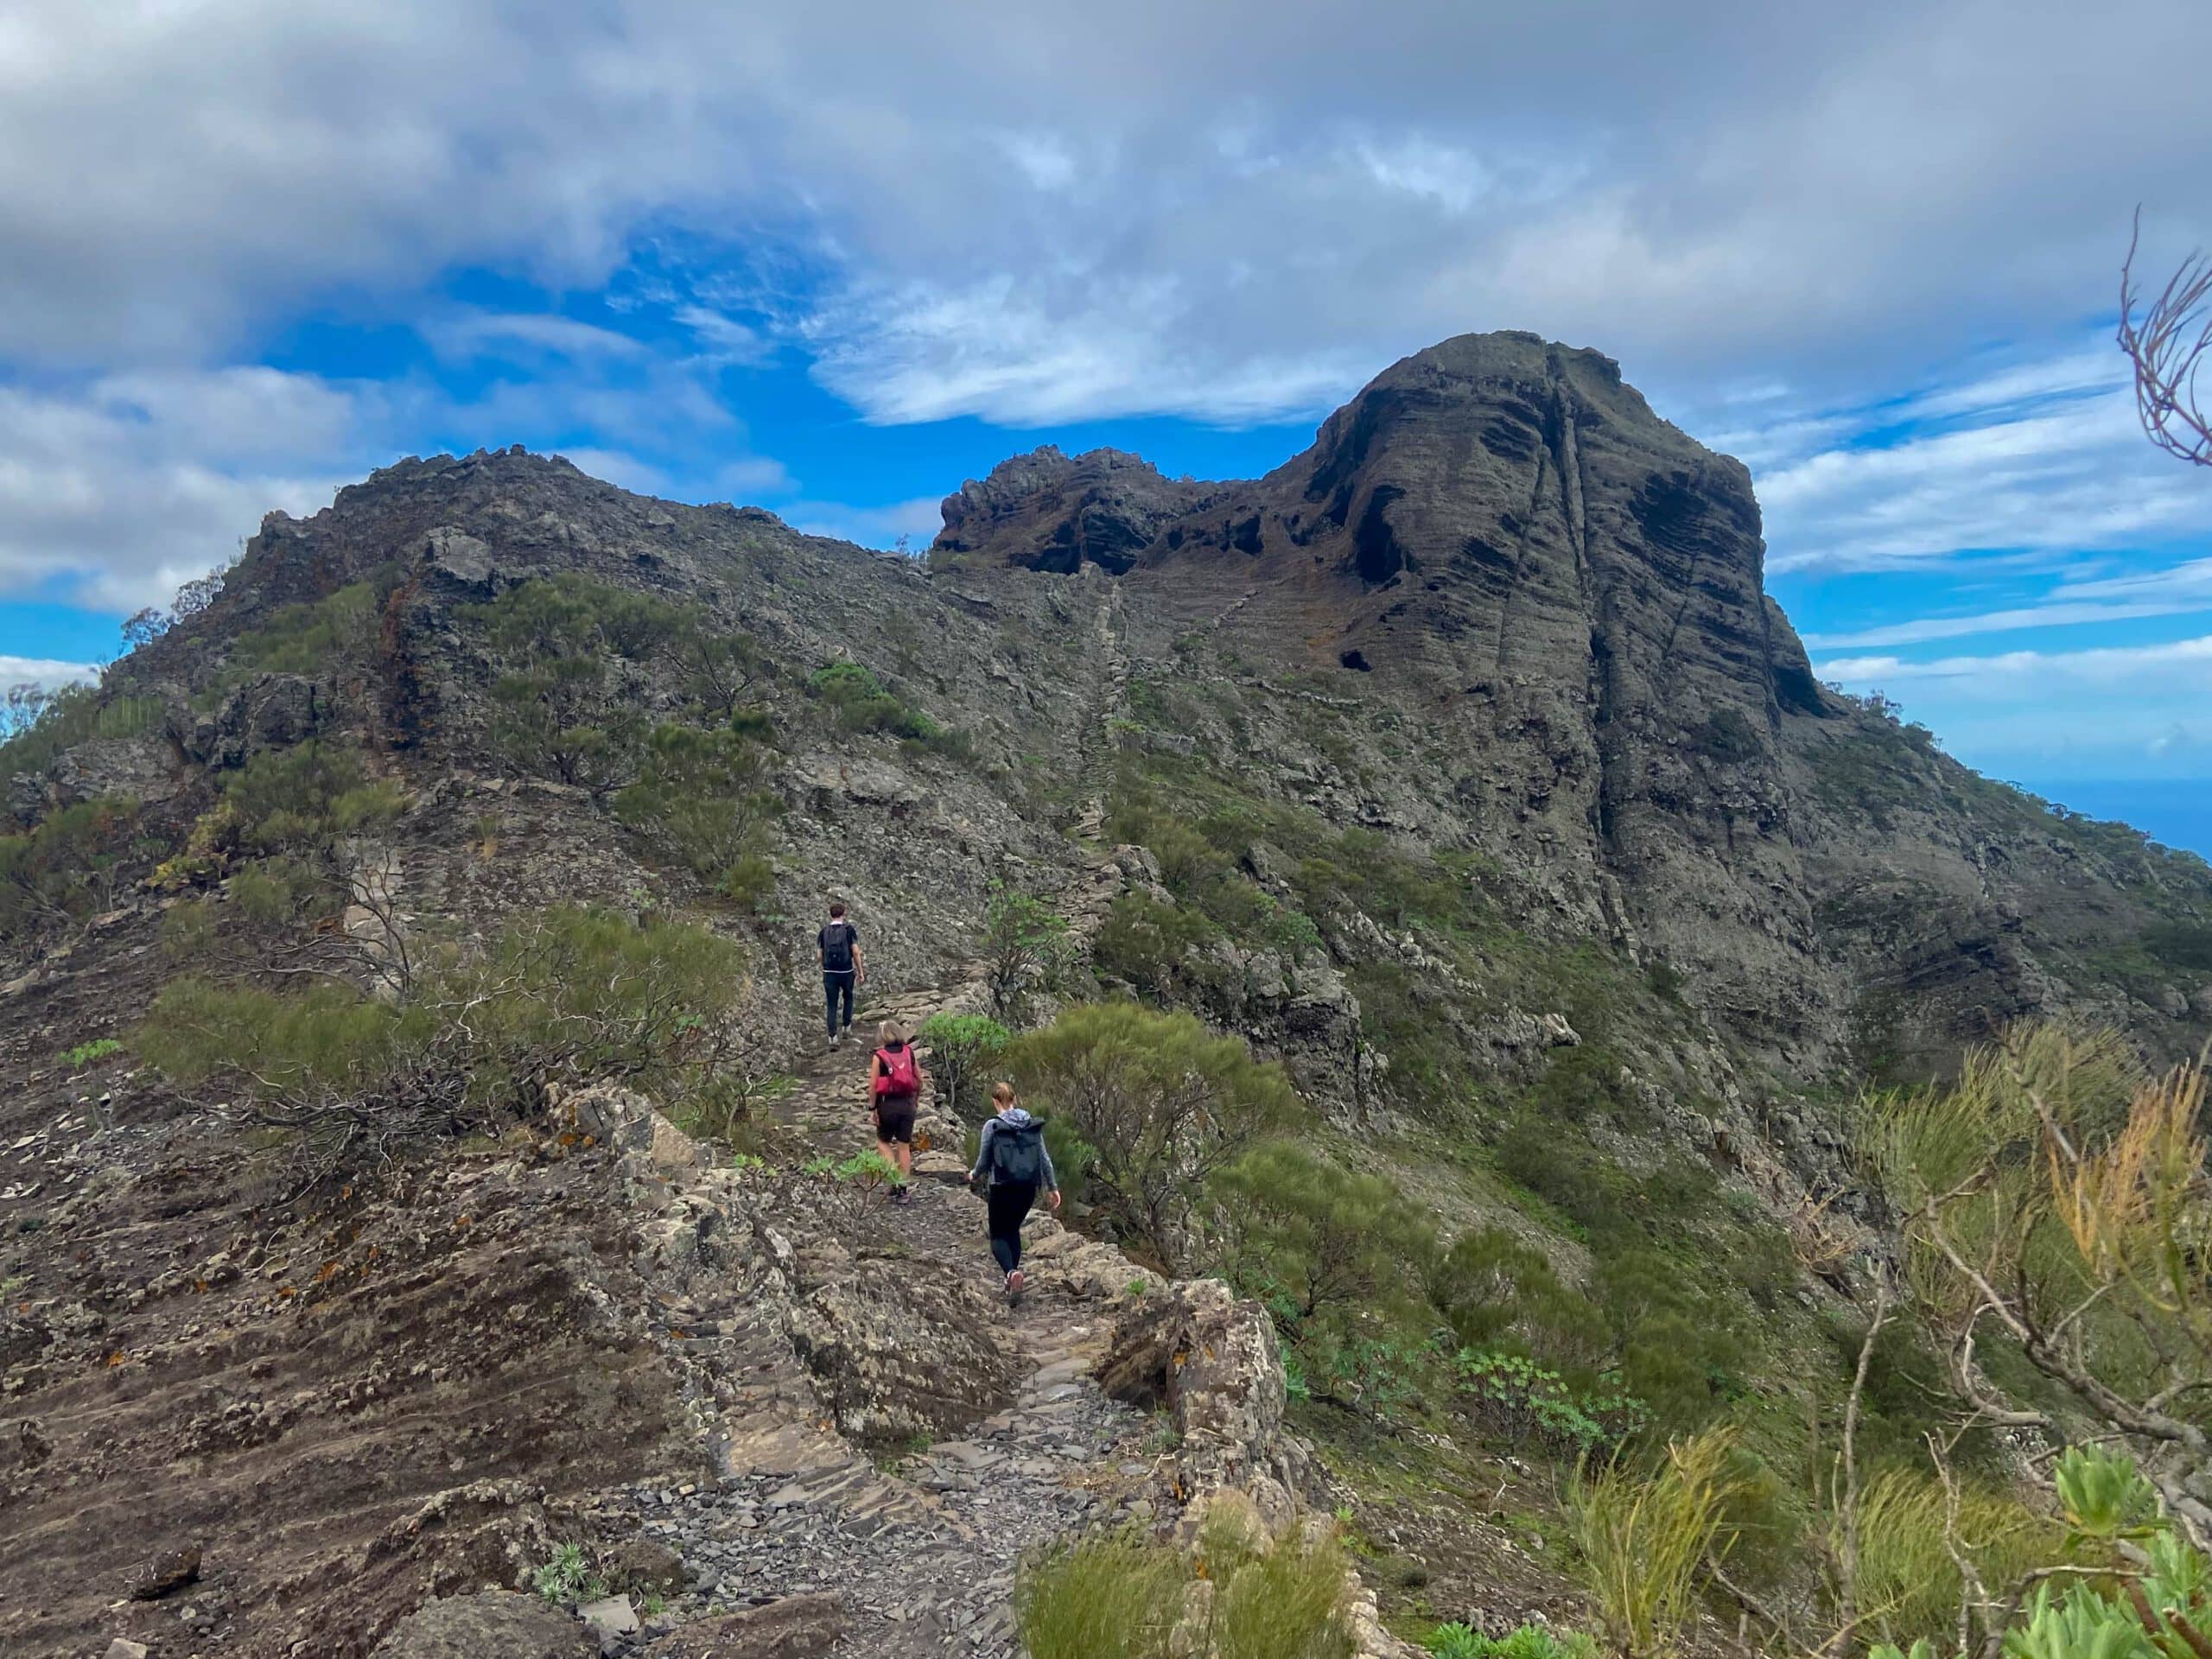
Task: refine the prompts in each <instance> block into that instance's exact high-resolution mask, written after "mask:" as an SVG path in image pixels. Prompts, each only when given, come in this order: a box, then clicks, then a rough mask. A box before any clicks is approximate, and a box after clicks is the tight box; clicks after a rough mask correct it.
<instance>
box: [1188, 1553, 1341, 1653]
mask: <svg viewBox="0 0 2212 1659" xmlns="http://www.w3.org/2000/svg"><path fill="white" fill-rule="evenodd" d="M1345 1571H1346V1569H1345V1564H1344V1548H1343V1546H1342V1545H1340V1544H1339V1543H1338V1541H1337V1540H1336V1538H1335V1536H1334V1535H1332V1534H1325V1535H1322V1536H1320V1537H1319V1538H1317V1539H1314V1540H1313V1541H1310V1542H1309V1541H1306V1540H1304V1539H1303V1538H1301V1537H1300V1536H1299V1535H1297V1534H1296V1533H1295V1532H1292V1533H1289V1534H1286V1535H1284V1536H1283V1537H1282V1538H1281V1539H1279V1540H1277V1541H1275V1542H1274V1544H1273V1545H1272V1546H1271V1547H1269V1548H1268V1549H1266V1550H1265V1551H1264V1552H1263V1553H1262V1554H1259V1555H1257V1556H1256V1557H1255V1559H1253V1560H1249V1561H1247V1562H1245V1563H1244V1564H1243V1565H1242V1566H1240V1567H1236V1570H1235V1571H1234V1572H1233V1573H1230V1576H1229V1577H1228V1578H1227V1579H1226V1580H1222V1581H1219V1582H1218V1583H1217V1586H1216V1590H1215V1594H1214V1604H1213V1648H1212V1651H1213V1652H1214V1653H1215V1654H1217V1656H1219V1659H1351V1654H1352V1638H1351V1627H1350V1626H1349V1625H1348V1624H1346V1623H1345V1622H1344V1584H1345Z"/></svg>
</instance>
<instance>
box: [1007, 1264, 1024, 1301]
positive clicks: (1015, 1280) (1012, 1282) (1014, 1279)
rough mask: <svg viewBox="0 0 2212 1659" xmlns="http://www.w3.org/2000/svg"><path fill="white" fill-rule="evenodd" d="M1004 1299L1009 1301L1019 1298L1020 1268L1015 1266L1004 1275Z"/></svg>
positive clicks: (1018, 1299)
mask: <svg viewBox="0 0 2212 1659" xmlns="http://www.w3.org/2000/svg"><path fill="white" fill-rule="evenodd" d="M1006 1299H1007V1300H1008V1301H1009V1302H1018V1301H1020V1300H1021V1269H1020V1268H1015V1269H1014V1271H1013V1272H1012V1273H1009V1274H1007V1276H1006Z"/></svg>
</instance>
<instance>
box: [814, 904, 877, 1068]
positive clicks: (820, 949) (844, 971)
mask: <svg viewBox="0 0 2212 1659" xmlns="http://www.w3.org/2000/svg"><path fill="white" fill-rule="evenodd" d="M814 949H815V955H816V956H817V957H819V958H820V959H821V963H822V998H823V1001H824V1002H825V1003H827V1004H828V1005H829V1046H830V1047H832V1048H835V1047H836V1046H837V1039H838V1038H839V1036H841V1035H842V1033H846V1032H848V1031H850V1030H851V1029H852V1028H853V989H854V988H855V986H857V985H858V984H859V983H860V982H861V981H862V980H864V979H866V978H867V977H868V963H867V962H866V960H865V959H863V958H862V957H861V933H860V930H859V929H858V928H856V927H855V926H854V925H852V924H851V923H850V922H849V921H847V920H846V919H845V906H843V904H842V903H836V904H832V905H831V906H829V921H828V922H827V923H826V924H825V925H823V929H822V931H821V932H819V933H817V934H816V935H815V938H814ZM841 1001H842V1005H843V1009H844V1012H843V1013H842V1014H839V1012H838V1007H839V1004H840V1002H841Z"/></svg>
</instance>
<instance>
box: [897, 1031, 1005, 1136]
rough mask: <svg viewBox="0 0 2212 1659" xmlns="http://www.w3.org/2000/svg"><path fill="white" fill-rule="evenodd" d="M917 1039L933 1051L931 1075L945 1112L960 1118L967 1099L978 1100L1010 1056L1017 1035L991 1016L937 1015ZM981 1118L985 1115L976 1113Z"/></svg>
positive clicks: (917, 1034)
mask: <svg viewBox="0 0 2212 1659" xmlns="http://www.w3.org/2000/svg"><path fill="white" fill-rule="evenodd" d="M914 1035H915V1039H916V1040H917V1041H918V1042H919V1043H920V1044H921V1045H922V1046H923V1047H925V1048H926V1049H928V1050H929V1052H930V1076H931V1078H932V1079H933V1080H934V1081H935V1082H936V1084H937V1090H938V1097H939V1098H940V1099H941V1100H943V1101H944V1109H945V1110H947V1111H948V1112H950V1113H952V1114H953V1115H954V1116H959V1115H960V1103H961V1101H962V1100H963V1098H976V1099H977V1103H978V1104H980V1103H981V1102H980V1096H981V1091H982V1088H983V1086H984V1085H985V1084H986V1083H987V1081H988V1078H989V1077H990V1074H991V1071H992V1069H993V1068H994V1067H995V1066H996V1065H998V1063H999V1061H1000V1060H1001V1058H1004V1056H1005V1054H1006V1049H1007V1044H1008V1043H1010V1042H1012V1041H1013V1040H1014V1033H1012V1032H1010V1031H1008V1030H1007V1028H1006V1027H1004V1026H1002V1025H1001V1024H1000V1023H999V1022H998V1021H997V1020H994V1019H992V1018H991V1017H990V1016H989V1015H988V1014H931V1016H930V1017H929V1018H928V1019H926V1020H924V1021H922V1027H921V1029H920V1030H919V1031H918V1032H916V1033H914ZM975 1115H976V1116H978V1117H980V1116H982V1115H983V1114H982V1113H981V1112H976V1114H975Z"/></svg>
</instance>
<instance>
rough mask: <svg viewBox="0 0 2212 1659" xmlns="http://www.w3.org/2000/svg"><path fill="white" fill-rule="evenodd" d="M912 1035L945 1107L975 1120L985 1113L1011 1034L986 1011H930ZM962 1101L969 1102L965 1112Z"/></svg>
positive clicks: (957, 1115)
mask: <svg viewBox="0 0 2212 1659" xmlns="http://www.w3.org/2000/svg"><path fill="white" fill-rule="evenodd" d="M914 1038H915V1040H916V1041H917V1042H918V1043H919V1044H920V1045H921V1046H923V1047H924V1048H926V1049H927V1050H929V1054H930V1077H931V1081H932V1082H934V1083H935V1084H936V1085H937V1092H938V1099H939V1100H941V1101H942V1102H943V1103H944V1109H945V1110H946V1111H948V1112H950V1113H951V1114H952V1115H953V1116H955V1117H959V1118H962V1119H963V1121H970V1122H982V1119H983V1118H984V1117H987V1116H989V1113H990V1107H989V1104H988V1101H989V1095H990V1089H989V1084H990V1082H991V1078H992V1073H993V1071H995V1069H996V1068H997V1066H998V1064H999V1062H1000V1060H1001V1059H1002V1058H1004V1057H1005V1055H1006V1050H1007V1044H1008V1043H1011V1042H1012V1041H1013V1040H1014V1033H1012V1032H1010V1031H1008V1030H1007V1028H1006V1027H1004V1026H1002V1025H1001V1024H1000V1023H999V1022H998V1021H997V1020H994V1019H992V1018H991V1017H990V1016H989V1015H988V1014H931V1016H930V1017H929V1018H928V1019H926V1020H924V1021H922V1025H921V1028H920V1029H919V1030H918V1031H917V1032H916V1033H914ZM963 1101H965V1102H967V1103H968V1108H967V1109H966V1110H965V1111H964V1112H963V1110H962V1103H963ZM1057 1162H1058V1160H1055V1163H1056V1164H1057Z"/></svg>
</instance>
